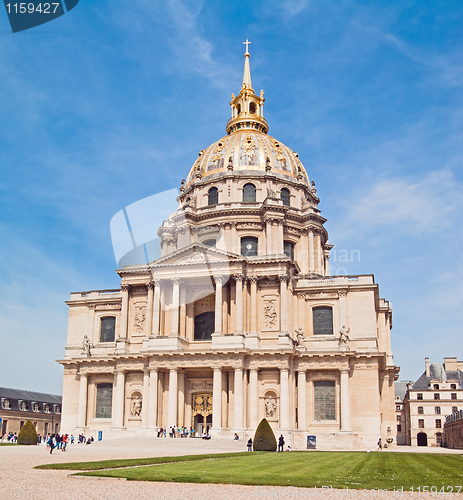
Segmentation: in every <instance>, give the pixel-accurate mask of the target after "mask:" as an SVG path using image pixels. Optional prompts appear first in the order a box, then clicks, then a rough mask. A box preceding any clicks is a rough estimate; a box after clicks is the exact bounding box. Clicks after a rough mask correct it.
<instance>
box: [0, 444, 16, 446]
mask: <svg viewBox="0 0 463 500" xmlns="http://www.w3.org/2000/svg"><path fill="white" fill-rule="evenodd" d="M0 446H18V443H0Z"/></svg>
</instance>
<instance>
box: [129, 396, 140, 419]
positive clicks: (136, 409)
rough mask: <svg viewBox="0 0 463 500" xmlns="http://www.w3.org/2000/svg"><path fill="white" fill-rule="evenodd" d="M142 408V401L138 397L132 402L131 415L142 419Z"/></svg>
mask: <svg viewBox="0 0 463 500" xmlns="http://www.w3.org/2000/svg"><path fill="white" fill-rule="evenodd" d="M141 408H142V401H141V399H140V398H139V397H138V396H136V397H135V399H133V400H132V405H131V407H130V415H132V417H140V416H141Z"/></svg>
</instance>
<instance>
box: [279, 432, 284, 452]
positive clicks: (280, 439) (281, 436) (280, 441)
mask: <svg viewBox="0 0 463 500" xmlns="http://www.w3.org/2000/svg"><path fill="white" fill-rule="evenodd" d="M284 446H285V438H284V437H283V434H280V437H279V438H278V451H283V450H284Z"/></svg>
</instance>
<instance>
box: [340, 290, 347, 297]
mask: <svg viewBox="0 0 463 500" xmlns="http://www.w3.org/2000/svg"><path fill="white" fill-rule="evenodd" d="M338 295H339V297H347V291H346V290H341V291H340V292H338Z"/></svg>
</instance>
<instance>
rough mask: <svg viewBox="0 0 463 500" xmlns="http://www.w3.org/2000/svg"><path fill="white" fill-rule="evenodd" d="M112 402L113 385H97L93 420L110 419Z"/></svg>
mask: <svg viewBox="0 0 463 500" xmlns="http://www.w3.org/2000/svg"><path fill="white" fill-rule="evenodd" d="M112 402H113V384H98V385H97V386H96V409H95V418H111V407H112Z"/></svg>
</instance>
